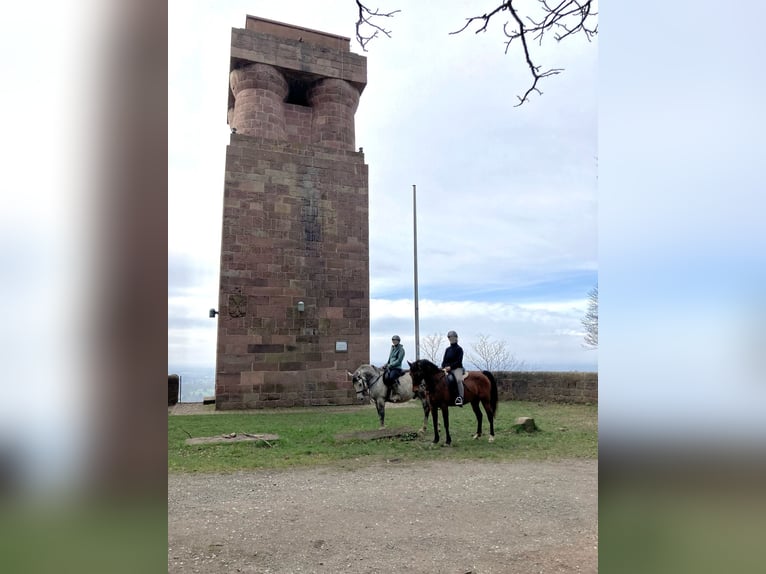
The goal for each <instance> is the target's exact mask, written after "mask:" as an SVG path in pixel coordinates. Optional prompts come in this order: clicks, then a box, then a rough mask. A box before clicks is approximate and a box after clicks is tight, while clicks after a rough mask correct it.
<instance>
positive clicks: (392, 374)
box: [383, 335, 404, 388]
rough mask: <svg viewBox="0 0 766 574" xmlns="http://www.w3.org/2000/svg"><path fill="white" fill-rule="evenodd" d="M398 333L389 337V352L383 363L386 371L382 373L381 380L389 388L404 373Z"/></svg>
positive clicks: (402, 348)
mask: <svg viewBox="0 0 766 574" xmlns="http://www.w3.org/2000/svg"><path fill="white" fill-rule="evenodd" d="M400 343H401V339H400V338H399V335H394V336H393V337H391V352H390V353H389V354H388V362H387V363H386V364H385V365H383V369H384V370H385V371H386V372H385V374H384V375H383V382H384V383H385V384H386V386H387V387H389V388H391V387H392V386H393V384H394V383H395V382H396V380H397V379H398V378H399V377H401V376H402V375H403V374H404V370H403V369H402V361H404V347H403V346H402V345H401V344H400Z"/></svg>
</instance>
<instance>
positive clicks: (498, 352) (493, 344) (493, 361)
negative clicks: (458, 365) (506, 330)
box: [466, 333, 525, 372]
mask: <svg viewBox="0 0 766 574" xmlns="http://www.w3.org/2000/svg"><path fill="white" fill-rule="evenodd" d="M477 338H478V341H477V342H476V343H474V344H472V345H471V347H472V348H473V350H472V351H471V352H468V353H466V359H468V361H470V362H471V363H473V364H474V365H475V366H476V368H478V369H480V370H482V371H493V372H497V371H520V370H522V369H524V368H525V363H524V361H519V360H518V359H517V358H516V357H515V356H514V355H513V354H512V353H511V352H510V350H509V349H508V347H507V343H506V342H505V341H504V340H498V341H493V340H492V339H491V337H489V336H488V335H482V334H481V333H479V335H478V336H477Z"/></svg>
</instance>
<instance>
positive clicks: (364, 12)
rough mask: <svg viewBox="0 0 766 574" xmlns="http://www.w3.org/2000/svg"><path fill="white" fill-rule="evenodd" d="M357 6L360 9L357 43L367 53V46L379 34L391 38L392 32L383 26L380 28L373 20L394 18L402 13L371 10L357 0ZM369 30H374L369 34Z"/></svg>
mask: <svg viewBox="0 0 766 574" xmlns="http://www.w3.org/2000/svg"><path fill="white" fill-rule="evenodd" d="M356 5H357V7H358V8H359V19H358V20H357V21H356V41H357V42H359V45H360V46H361V47H362V50H364V51H365V52H366V51H367V44H368V42H370V41H371V40H373V39H374V38H376V37H377V36H378V32H382V33H383V34H385V35H386V36H387V37H388V38H390V37H391V31H390V30H386V29H385V28H383V27H382V26H378V25H377V24H376V23H375V22H374V21H373V20H374V19H376V18H393V17H394V14H396V13H397V12H401V10H393V11H391V12H381V11H380V10H379V9H378V8H375V10H370V9H369V8H368V7H367V6H365V5H364V4H363V3H362V2H361V1H360V0H356ZM368 29H372V30H371V32H367V30H368Z"/></svg>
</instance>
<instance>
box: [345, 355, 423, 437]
mask: <svg viewBox="0 0 766 574" xmlns="http://www.w3.org/2000/svg"><path fill="white" fill-rule="evenodd" d="M347 372H348V374H349V375H350V376H351V381H352V382H353V384H354V390H355V391H356V398H358V399H359V400H364V396H365V395H367V394H369V396H370V399H372V400H373V401H374V402H375V408H376V409H377V410H378V417H380V428H382V429H383V428H386V424H385V422H386V402H397V403H404V402H407V401H409V400H411V399H414V398H418V399H420V400H421V402H422V403H423V414H424V417H423V427H422V429H421V431H420V432H425V431H426V429H427V428H428V416H429V414H430V413H431V405H430V404H429V402H428V399H427V398H426V394H425V391H424V390H423V389H421V388H420V387H419V386H416V387H415V388H414V389H413V388H412V379H411V378H410V373H409V371H407V372H405V373H404V374H403V375H402V376H401V377H399V379H397V383H396V384H395V385H393V387H392V389H391V392H392V393H395V394H398V395H399V400H397V401H391V400H390V399H389V398H387V397H388V387H387V386H386V385H385V383H384V382H383V369H379V368H378V367H376V366H374V365H362V366H361V367H359V368H358V369H357V370H356V371H354V372H353V373H352V372H349V371H347Z"/></svg>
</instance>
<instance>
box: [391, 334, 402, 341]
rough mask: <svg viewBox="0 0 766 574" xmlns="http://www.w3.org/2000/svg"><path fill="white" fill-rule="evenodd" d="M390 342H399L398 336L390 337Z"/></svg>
mask: <svg viewBox="0 0 766 574" xmlns="http://www.w3.org/2000/svg"><path fill="white" fill-rule="evenodd" d="M391 340H392V341H401V339H400V338H399V335H394V336H393V337H391Z"/></svg>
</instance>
